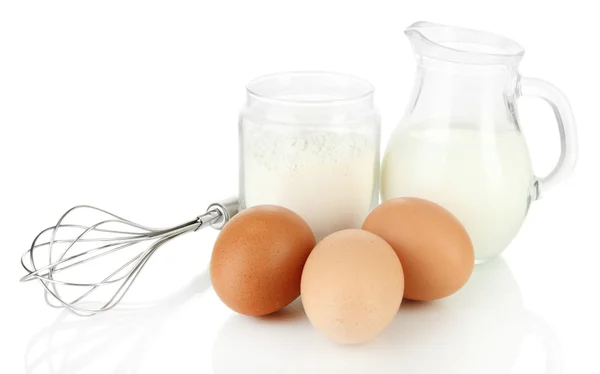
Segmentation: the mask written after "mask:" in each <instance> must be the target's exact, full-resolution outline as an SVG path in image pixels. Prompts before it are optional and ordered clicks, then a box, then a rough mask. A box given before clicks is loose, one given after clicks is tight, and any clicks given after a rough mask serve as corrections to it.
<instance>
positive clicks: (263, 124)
mask: <svg viewBox="0 0 600 374" xmlns="http://www.w3.org/2000/svg"><path fill="white" fill-rule="evenodd" d="M373 91H374V89H373V86H372V85H371V84H370V83H368V82H366V81H364V80H362V79H359V78H356V77H352V76H348V75H343V74H337V73H325V72H291V73H280V74H274V75H268V76H264V77H260V78H257V79H255V80H253V81H252V82H250V83H249V84H248V86H247V101H246V105H245V107H244V109H243V110H242V112H241V114H240V121H239V147H240V149H239V155H240V184H239V188H240V191H239V192H240V205H241V209H244V208H247V207H252V206H256V205H263V204H274V205H280V206H283V207H286V208H288V209H290V210H292V211H294V212H296V213H298V214H299V215H300V216H301V217H302V218H304V219H305V220H306V221H307V222H308V224H309V225H310V226H311V228H312V230H313V232H314V234H315V237H316V238H317V240H320V239H322V238H323V237H325V236H326V235H329V234H331V233H333V232H335V231H338V230H342V229H347V228H360V227H361V226H362V222H363V220H364V219H365V217H366V216H367V214H368V213H369V211H370V210H371V209H372V208H373V207H374V206H375V205H376V204H377V203H378V200H379V198H378V195H379V193H378V191H379V186H378V180H379V147H380V119H379V114H378V113H377V111H376V110H375V107H374V105H373Z"/></svg>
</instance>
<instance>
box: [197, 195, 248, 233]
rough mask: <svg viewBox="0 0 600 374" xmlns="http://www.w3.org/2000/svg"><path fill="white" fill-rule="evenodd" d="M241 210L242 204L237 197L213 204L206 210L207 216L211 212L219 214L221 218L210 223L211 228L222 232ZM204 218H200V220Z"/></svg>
mask: <svg viewBox="0 0 600 374" xmlns="http://www.w3.org/2000/svg"><path fill="white" fill-rule="evenodd" d="M239 210H240V203H239V200H238V198H237V197H230V198H228V199H224V200H221V201H218V202H216V203H212V204H210V205H209V206H208V208H207V209H206V211H207V214H210V213H211V212H215V213H218V214H219V217H218V218H217V219H215V220H213V221H212V222H211V223H210V226H211V227H212V228H214V229H217V230H220V229H222V228H223V226H225V224H226V223H227V222H229V220H230V219H231V217H233V216H235V215H236V214H238V212H239ZM201 217H202V216H200V217H198V219H199V220H200V219H201Z"/></svg>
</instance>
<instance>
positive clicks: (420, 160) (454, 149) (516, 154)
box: [381, 126, 534, 262]
mask: <svg viewBox="0 0 600 374" xmlns="http://www.w3.org/2000/svg"><path fill="white" fill-rule="evenodd" d="M432 127H433V126H419V128H417V129H400V130H398V131H397V132H396V133H395V134H394V136H393V137H392V139H391V141H390V144H389V146H388V148H387V152H386V154H385V156H384V161H383V165H382V171H381V172H382V178H381V195H382V198H383V199H384V200H387V199H391V198H394V197H401V196H414V197H420V198H424V199H428V200H431V201H433V202H436V203H438V204H440V205H442V206H443V207H444V208H446V209H448V210H449V211H450V212H452V213H453V214H454V215H455V216H456V217H457V218H458V219H459V220H460V221H461V223H462V224H463V225H464V226H465V228H466V229H467V232H468V233H469V235H470V237H471V240H472V242H473V245H474V247H475V258H476V260H477V261H478V262H481V261H483V260H486V259H489V258H491V257H494V256H496V255H498V254H500V252H502V251H503V250H504V249H505V248H506V247H507V246H508V244H509V243H510V242H511V240H512V239H513V238H514V237H515V235H516V234H517V232H518V231H519V228H520V227H521V224H522V222H523V219H524V218H525V215H526V213H527V209H528V207H529V203H530V196H531V190H532V186H533V183H534V177H533V172H532V169H531V161H530V158H529V153H528V150H527V146H526V144H525V140H524V138H523V136H522V134H521V133H520V132H518V131H517V130H503V131H493V130H489V131H487V130H479V129H465V128H455V129H451V128H450V129H447V128H432ZM431 234H432V235H435V232H434V231H432V233H431Z"/></svg>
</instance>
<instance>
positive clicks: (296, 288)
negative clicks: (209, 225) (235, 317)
mask: <svg viewBox="0 0 600 374" xmlns="http://www.w3.org/2000/svg"><path fill="white" fill-rule="evenodd" d="M314 247H315V236H314V235H313V232H312V230H311V229H310V227H309V226H308V224H307V223H306V222H305V221H304V220H303V219H302V218H301V217H300V216H299V215H298V214H296V213H294V212H292V211H291V210H289V209H286V208H283V207H279V206H273V205H261V206H255V207H252V208H249V209H246V210H244V211H242V212H241V213H239V214H238V215H236V216H235V217H233V218H232V219H231V220H230V221H229V222H228V223H227V224H226V225H225V227H224V228H223V230H221V233H220V234H219V237H218V238H217V241H216V242H215V246H214V249H213V253H212V257H211V261H210V278H211V281H212V284H213V287H214V289H215V292H216V293H217V295H218V296H219V298H220V299H221V300H222V301H223V303H225V304H226V305H227V306H228V307H229V308H231V309H232V310H234V311H236V312H238V313H240V314H245V315H249V316H261V315H266V314H269V313H273V312H276V311H278V310H280V309H282V308H284V307H285V306H287V305H288V304H289V303H291V302H292V301H294V300H295V299H296V298H297V297H298V296H299V295H300V280H301V278H302V269H303V267H304V263H305V262H306V259H307V258H308V255H309V254H310V252H311V250H312V249H313V248H314Z"/></svg>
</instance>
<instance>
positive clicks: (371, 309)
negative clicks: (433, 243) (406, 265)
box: [302, 229, 404, 344]
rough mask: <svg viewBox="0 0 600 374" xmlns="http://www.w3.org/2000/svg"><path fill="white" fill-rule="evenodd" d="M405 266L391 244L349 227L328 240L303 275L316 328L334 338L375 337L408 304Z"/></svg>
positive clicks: (307, 306) (306, 302) (304, 300)
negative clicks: (403, 295) (404, 296)
mask: <svg viewBox="0 0 600 374" xmlns="http://www.w3.org/2000/svg"><path fill="white" fill-rule="evenodd" d="M403 289H404V278H403V275H402V265H400V262H399V261H398V257H397V256H396V254H395V253H394V250H393V249H392V247H390V245H389V244H388V243H386V242H385V240H383V239H381V238H380V237H378V236H377V235H374V234H371V233H370V232H367V231H363V230H357V229H349V230H342V231H338V232H336V233H333V234H331V235H329V236H327V237H325V238H324V239H323V240H322V241H321V242H319V244H317V246H316V247H315V249H314V250H313V251H312V252H311V254H310V256H309V257H308V260H307V261H306V265H305V266H304V272H303V273H302V303H303V305H304V310H305V311H306V315H307V316H308V319H309V320H310V322H311V323H312V325H313V326H314V327H315V328H316V329H317V330H318V331H320V332H321V333H323V334H324V335H325V336H327V337H329V338H330V339H331V340H333V341H335V342H338V343H342V344H356V343H362V342H366V341H368V340H371V339H373V338H374V337H375V336H377V335H378V334H379V333H380V332H382V331H383V330H384V329H385V328H386V327H387V326H388V325H389V324H390V323H391V322H392V320H393V319H394V316H395V315H396V313H397V312H398V307H400V303H401V302H402V291H403Z"/></svg>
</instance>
